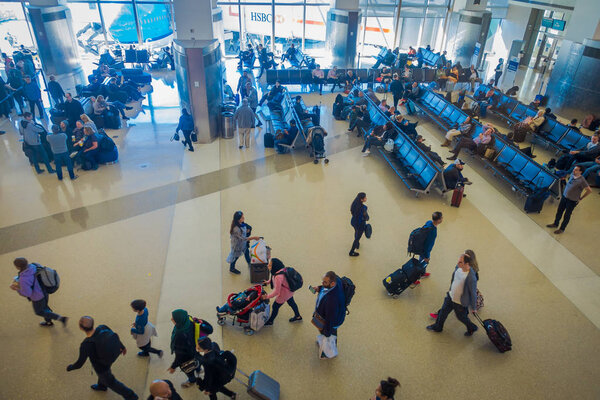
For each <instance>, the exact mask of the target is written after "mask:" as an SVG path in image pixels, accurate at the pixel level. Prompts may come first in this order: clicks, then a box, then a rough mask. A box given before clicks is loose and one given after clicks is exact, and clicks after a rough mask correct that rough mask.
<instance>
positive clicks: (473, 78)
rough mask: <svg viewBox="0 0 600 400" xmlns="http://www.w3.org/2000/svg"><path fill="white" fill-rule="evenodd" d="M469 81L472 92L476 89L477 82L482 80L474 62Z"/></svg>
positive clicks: (470, 69)
mask: <svg viewBox="0 0 600 400" xmlns="http://www.w3.org/2000/svg"><path fill="white" fill-rule="evenodd" d="M469 82H471V92H474V91H475V84H476V83H479V82H481V79H479V72H477V70H476V69H475V66H474V65H472V64H471V67H470V68H469Z"/></svg>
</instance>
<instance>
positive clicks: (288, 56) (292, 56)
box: [281, 43, 298, 63]
mask: <svg viewBox="0 0 600 400" xmlns="http://www.w3.org/2000/svg"><path fill="white" fill-rule="evenodd" d="M297 53H298V49H296V47H295V46H294V43H292V44H291V45H290V47H288V49H287V50H286V52H285V53H284V54H283V55H282V56H281V62H284V61H285V60H288V61H290V62H291V63H295V62H296V54H297Z"/></svg>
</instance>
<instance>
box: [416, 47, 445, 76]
mask: <svg viewBox="0 0 600 400" xmlns="http://www.w3.org/2000/svg"><path fill="white" fill-rule="evenodd" d="M419 51H420V52H421V54H422V55H423V64H427V65H431V66H432V67H435V66H437V65H438V63H439V61H440V57H441V54H439V53H434V52H433V51H431V50H427V49H426V48H423V47H419ZM419 66H420V65H419ZM432 80H433V79H432Z"/></svg>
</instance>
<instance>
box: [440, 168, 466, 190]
mask: <svg viewBox="0 0 600 400" xmlns="http://www.w3.org/2000/svg"><path fill="white" fill-rule="evenodd" d="M464 180H465V178H464V177H463V175H462V173H461V172H460V170H459V169H458V168H456V166H455V165H454V164H450V165H449V166H448V168H446V169H445V170H444V182H446V187H447V188H448V189H455V188H456V185H458V184H459V183H462V182H463V181H464Z"/></svg>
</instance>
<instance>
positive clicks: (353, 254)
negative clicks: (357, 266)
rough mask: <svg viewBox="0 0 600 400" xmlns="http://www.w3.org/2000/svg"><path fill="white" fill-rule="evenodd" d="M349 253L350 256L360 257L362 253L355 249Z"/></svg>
mask: <svg viewBox="0 0 600 400" xmlns="http://www.w3.org/2000/svg"><path fill="white" fill-rule="evenodd" d="M348 255H349V256H350V257H358V256H359V255H360V254H358V253H357V252H355V251H351V252H350V253H348Z"/></svg>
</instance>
